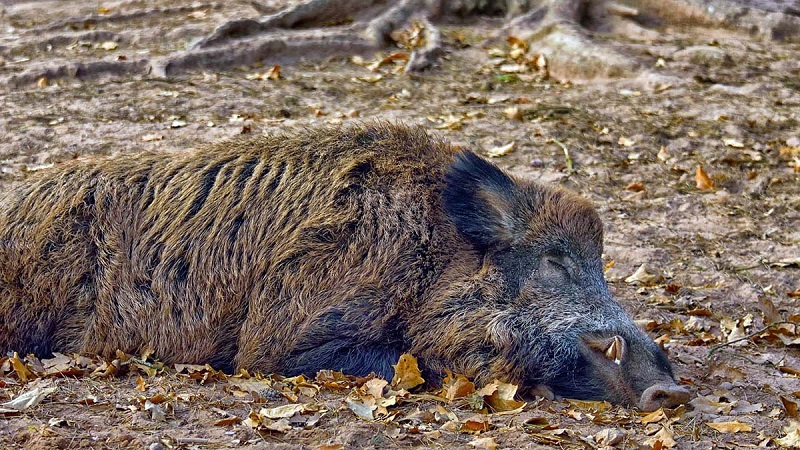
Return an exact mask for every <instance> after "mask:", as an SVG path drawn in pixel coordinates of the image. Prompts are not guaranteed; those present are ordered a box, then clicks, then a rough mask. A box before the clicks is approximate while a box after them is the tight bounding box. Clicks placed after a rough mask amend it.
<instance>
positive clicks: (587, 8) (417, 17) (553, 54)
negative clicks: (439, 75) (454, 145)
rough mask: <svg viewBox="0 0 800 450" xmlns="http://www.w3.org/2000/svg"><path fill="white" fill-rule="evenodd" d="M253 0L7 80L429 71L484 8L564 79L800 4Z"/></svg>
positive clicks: (591, 74) (788, 18)
mask: <svg viewBox="0 0 800 450" xmlns="http://www.w3.org/2000/svg"><path fill="white" fill-rule="evenodd" d="M251 5H252V6H253V8H254V9H256V10H257V11H259V12H261V13H262V14H265V15H263V16H262V17H261V18H254V19H251V18H245V19H236V20H231V21H228V22H225V23H223V24H222V25H220V26H219V27H217V28H216V29H215V30H214V32H213V33H211V34H210V35H208V36H207V37H205V38H203V39H201V40H199V41H198V42H196V43H195V45H193V46H192V48H190V49H189V50H186V51H183V52H179V53H175V54H172V55H168V56H166V57H163V58H159V59H152V60H149V61H146V60H139V61H136V62H131V61H103V62H95V63H82V64H75V63H65V64H62V65H57V66H56V67H39V68H31V69H29V70H27V71H25V72H23V73H20V74H16V75H14V76H11V77H9V78H8V79H7V80H6V81H7V82H8V83H10V84H12V85H21V84H27V83H31V82H34V81H36V80H37V79H40V78H41V77H48V78H59V77H64V76H70V77H77V78H82V77H92V76H98V75H104V74H111V75H121V74H125V75H127V74H150V75H153V76H171V75H175V74H178V73H181V72H184V71H187V70H204V69H225V68H231V67H238V66H242V65H252V64H255V63H260V62H273V63H280V62H283V63H285V62H292V61H296V60H299V59H312V60H313V59H325V58H328V57H331V56H337V55H341V56H350V55H355V54H369V53H373V52H377V51H380V50H382V49H388V48H391V47H393V46H398V45H401V46H404V47H405V48H406V49H407V50H409V51H411V56H410V58H409V61H408V63H407V65H406V70H407V71H420V70H424V69H427V68H429V67H431V66H433V65H435V64H436V63H437V62H438V61H439V59H440V58H441V56H442V55H443V54H444V42H443V39H442V34H441V32H440V31H439V29H438V28H437V26H436V25H435V23H436V22H437V21H439V20H442V19H452V18H453V17H460V16H464V15H475V14H490V15H497V14H502V15H505V16H506V17H508V18H509V20H508V21H507V24H506V26H505V27H503V29H502V30H501V32H500V35H502V36H500V35H498V36H495V38H497V37H504V36H507V35H514V36H516V37H519V38H521V39H525V40H527V41H529V42H530V46H531V48H532V49H533V50H534V52H535V53H536V54H539V55H543V56H544V57H545V58H546V61H547V64H548V67H547V69H548V70H549V73H550V74H551V75H553V76H555V77H557V78H583V79H586V78H595V77H618V76H627V75H632V74H633V73H635V72H636V71H637V70H638V68H639V63H638V61H637V60H636V59H635V58H632V57H629V56H627V55H623V54H621V53H619V52H618V51H617V50H615V49H613V48H611V47H610V46H607V45H604V44H603V40H602V39H598V36H599V35H603V34H605V35H612V36H613V35H617V36H624V37H625V38H626V39H643V40H648V39H654V38H656V37H658V36H659V33H658V31H656V30H654V28H653V26H658V25H663V24H671V23H675V24H682V25H685V24H694V25H701V26H729V27H735V28H740V29H744V30H746V31H748V32H749V33H751V34H753V35H756V36H759V37H762V38H767V39H776V40H784V39H792V38H796V37H797V36H798V35H800V17H799V16H800V12H796V11H788V10H787V11H763V10H757V9H753V8H749V7H747V6H744V5H742V4H740V3H737V0H629V4H628V5H622V4H617V3H613V2H611V1H610V0H510V1H506V0H399V1H392V0H307V1H305V2H304V3H301V4H300V5H297V6H295V7H291V8H287V9H285V10H282V11H279V12H277V13H272V14H266V13H267V12H268V9H267V8H266V7H264V6H262V5H261V4H259V3H257V2H251ZM214 7H217V4H216V3H213V4H204V5H202V6H200V5H192V6H183V7H177V8H161V9H155V10H146V11H142V12H131V13H120V14H116V15H109V16H95V15H92V16H90V17H84V18H71V19H66V20H63V21H60V22H58V23H56V24H52V25H49V26H47V27H46V28H45V30H49V31H52V30H58V29H63V28H64V27H70V28H74V27H75V26H78V25H81V24H83V25H81V26H85V24H87V23H90V24H92V25H94V24H97V23H99V22H100V21H106V22H108V21H123V20H131V19H133V18H137V17H141V16H143V15H147V14H168V13H172V12H173V10H174V11H180V12H186V11H190V10H195V9H197V8H214ZM410 28H415V29H416V30H418V31H419V32H418V35H417V36H416V38H415V39H414V41H413V42H402V43H401V42H399V41H401V40H402V39H400V38H398V37H397V36H398V32H400V31H402V30H408V29H410ZM97 33H99V32H97ZM102 36H103V37H111V38H113V36H106V35H102ZM89 37H92V36H89ZM97 37H100V35H98V36H97ZM50 39H51V40H55V41H56V42H61V41H62V40H63V39H60V38H58V37H52V38H50Z"/></svg>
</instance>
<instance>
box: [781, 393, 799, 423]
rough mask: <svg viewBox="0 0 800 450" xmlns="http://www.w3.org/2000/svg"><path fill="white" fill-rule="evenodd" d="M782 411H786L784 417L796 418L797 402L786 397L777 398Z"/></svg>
mask: <svg viewBox="0 0 800 450" xmlns="http://www.w3.org/2000/svg"><path fill="white" fill-rule="evenodd" d="M779 398H780V399H781V404H783V409H784V410H785V411H786V417H791V418H797V402H796V401H794V400H792V399H790V398H789V397H786V396H783V395H781V396H779Z"/></svg>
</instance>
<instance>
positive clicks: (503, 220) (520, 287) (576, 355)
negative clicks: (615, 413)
mask: <svg viewBox="0 0 800 450" xmlns="http://www.w3.org/2000/svg"><path fill="white" fill-rule="evenodd" d="M442 200H443V206H444V210H445V212H446V214H447V215H448V216H449V218H450V219H451V220H452V222H453V223H454V224H455V227H456V229H457V230H458V232H459V233H460V234H461V235H462V236H464V237H465V238H466V240H468V241H469V242H470V243H471V244H472V246H473V247H474V250H475V254H476V255H478V258H480V259H479V261H481V262H480V263H479V265H480V270H479V271H478V273H477V274H475V275H474V276H473V277H472V278H471V279H470V280H469V281H468V282H462V283H461V284H460V285H457V286H455V287H453V288H452V289H453V290H452V291H451V292H450V293H449V298H450V299H451V300H450V303H451V305H450V308H451V310H452V311H453V313H452V314H454V315H458V317H461V319H459V321H461V322H462V323H468V324H469V326H470V328H472V327H473V326H474V328H475V331H474V332H470V333H465V335H466V337H465V338H464V339H466V340H468V341H469V340H470V339H472V342H471V345H472V350H471V351H472V352H473V353H476V352H477V353H478V354H479V356H475V355H470V356H465V357H464V360H466V361H468V362H471V363H473V364H474V365H475V366H476V367H475V368H474V370H472V372H473V375H474V376H476V377H478V378H485V379H491V378H495V377H497V378H501V379H506V380H509V381H512V382H516V383H519V384H521V385H523V386H528V387H546V388H547V389H549V390H550V391H552V393H554V394H556V395H558V396H563V397H569V398H578V399H593V400H608V401H610V402H613V403H618V404H626V405H636V406H639V407H640V408H641V409H644V410H655V409H657V408H659V407H661V406H667V407H670V406H675V405H677V404H680V403H684V402H686V401H688V397H689V395H688V393H687V392H686V391H685V390H684V389H683V388H681V387H679V386H677V385H676V384H675V381H674V376H673V373H672V369H671V367H670V363H669V361H668V360H667V358H666V356H665V354H664V352H663V351H662V350H661V348H660V347H659V346H658V345H657V344H656V343H654V342H653V340H652V339H650V338H649V337H648V336H647V335H646V334H645V333H644V332H642V331H641V330H639V329H638V327H637V326H636V325H635V324H634V323H633V321H632V320H631V318H630V317H629V316H628V315H627V314H626V313H625V311H624V310H623V308H622V307H621V306H620V304H619V303H618V302H617V301H616V300H615V299H614V297H613V296H612V295H611V294H610V292H609V290H608V286H607V285H606V282H605V279H604V277H603V264H602V261H601V254H602V248H603V243H602V241H603V229H602V223H601V221H600V218H599V217H598V215H597V213H596V212H595V210H594V209H593V208H592V207H591V206H590V205H589V203H588V202H587V201H585V200H583V199H581V198H579V197H577V196H576V195H574V194H571V193H569V192H568V191H565V190H563V189H559V188H549V187H544V186H542V185H539V184H536V183H533V182H531V181H526V180H521V179H516V178H512V177H510V176H509V175H507V174H505V173H504V172H503V171H501V170H499V169H498V168H496V167H495V166H493V165H492V164H490V163H488V162H486V161H484V160H483V159H482V158H480V157H478V156H476V155H475V154H473V153H469V152H465V153H462V154H460V155H459V156H458V157H457V158H456V159H455V161H454V162H453V164H452V165H451V167H450V168H449V171H448V173H447V175H446V185H445V188H444V192H443V197H442ZM456 284H457V283H456ZM459 289H460V291H459ZM454 297H457V302H456V303H457V306H453V305H452V302H453V300H452V299H453V298H454ZM457 309H460V311H456V310H457ZM471 312H474V315H472V316H469V315H470V314H471ZM454 347H458V345H455V346H454ZM463 350H464V349H463V348H462V353H461V354H462V355H463V354H465V353H466V354H469V351H466V352H465V351H463ZM451 357H452V359H457V357H455V355H451ZM478 366H480V367H478ZM465 370H467V371H469V370H470V369H469V368H466V369H465Z"/></svg>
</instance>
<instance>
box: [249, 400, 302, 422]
mask: <svg viewBox="0 0 800 450" xmlns="http://www.w3.org/2000/svg"><path fill="white" fill-rule="evenodd" d="M308 406H309V405H307V404H304V403H290V404H288V405H282V406H276V407H274V408H261V411H259V412H258V413H259V414H260V415H262V416H263V417H266V418H267V419H287V418H289V417H292V416H293V415H295V414H297V413H302V412H303V411H306V410H308Z"/></svg>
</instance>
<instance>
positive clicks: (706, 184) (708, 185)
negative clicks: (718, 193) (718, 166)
mask: <svg viewBox="0 0 800 450" xmlns="http://www.w3.org/2000/svg"><path fill="white" fill-rule="evenodd" d="M694 179H695V182H696V183H697V189H700V190H702V191H708V190H711V189H714V182H713V181H711V178H709V177H708V174H707V173H706V171H705V170H703V166H697V172H696V173H695V175H694Z"/></svg>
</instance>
